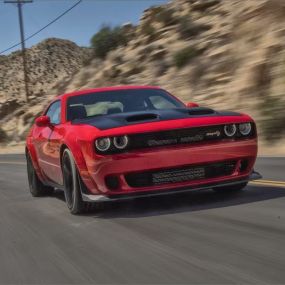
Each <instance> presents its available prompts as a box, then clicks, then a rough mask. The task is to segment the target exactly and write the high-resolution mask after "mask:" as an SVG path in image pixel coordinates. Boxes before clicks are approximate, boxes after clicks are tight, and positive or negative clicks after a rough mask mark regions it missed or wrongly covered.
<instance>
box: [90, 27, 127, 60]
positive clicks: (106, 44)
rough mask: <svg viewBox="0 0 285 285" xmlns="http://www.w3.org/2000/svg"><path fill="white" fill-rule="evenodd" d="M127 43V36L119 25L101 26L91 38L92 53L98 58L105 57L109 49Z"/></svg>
mask: <svg viewBox="0 0 285 285" xmlns="http://www.w3.org/2000/svg"><path fill="white" fill-rule="evenodd" d="M127 43H128V36H127V34H126V32H125V31H124V29H123V28H121V27H114V28H111V27H109V26H103V27H102V28H101V29H100V31H99V32H98V33H96V34H95V35H94V36H93V37H92V39H91V46H92V48H93V49H94V55H95V56H96V57H99V58H105V57H106V55H107V54H108V52H109V51H111V50H114V49H116V48H117V47H118V46H121V45H127Z"/></svg>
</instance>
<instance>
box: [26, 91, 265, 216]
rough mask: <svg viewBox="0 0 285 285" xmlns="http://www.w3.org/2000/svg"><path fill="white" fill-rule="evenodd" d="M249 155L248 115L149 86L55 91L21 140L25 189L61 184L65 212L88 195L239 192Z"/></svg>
mask: <svg viewBox="0 0 285 285" xmlns="http://www.w3.org/2000/svg"><path fill="white" fill-rule="evenodd" d="M256 156H257V132H256V126H255V123H254V121H253V119H252V118H251V117H250V116H248V115H246V114H240V113H236V112H230V111H216V110H213V109H210V108H205V107H200V106H198V105H197V104H195V103H188V104H186V105H185V104H184V103H183V102H181V101H180V100H179V99H177V98H176V97H174V96H173V95H171V94H170V93H168V92H167V91H165V90H163V89H161V88H159V87H152V86H120V87H107V88H96V89H91V90H84V91H76V92H73V93H69V94H64V95H61V96H58V97H56V98H55V99H54V100H53V101H52V102H51V103H50V105H49V106H48V107H47V108H46V110H45V111H44V112H43V114H42V115H41V116H40V117H38V118H36V120H35V123H34V125H33V126H32V128H31V130H30V132H29V134H28V136H27V139H26V158H27V173H28V181H29V188H30V192H31V194H32V195H33V196H35V197H38V196H43V195H47V194H51V192H52V191H53V190H54V189H55V188H57V189H62V190H64V194H65V200H66V204H67V207H68V209H69V210H70V212H71V213H72V214H80V213H82V212H84V211H85V210H86V209H87V208H88V205H90V203H92V202H100V201H114V200H123V199H131V198H136V197H144V196H157V195H166V194H173V193H180V192H185V191H189V190H192V189H209V188H210V189H213V190H215V191H223V192H236V191H240V190H242V189H243V188H244V187H245V186H246V185H247V183H248V181H250V180H253V179H258V178H260V177H261V176H260V175H259V174H258V173H257V172H255V171H254V169H253V167H254V163H255V160H256Z"/></svg>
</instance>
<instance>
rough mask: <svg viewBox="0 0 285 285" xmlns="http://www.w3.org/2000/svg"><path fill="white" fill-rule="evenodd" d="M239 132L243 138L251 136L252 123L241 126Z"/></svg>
mask: <svg viewBox="0 0 285 285" xmlns="http://www.w3.org/2000/svg"><path fill="white" fill-rule="evenodd" d="M239 131H240V133H241V134H242V135H243V136H247V135H249V134H250V132H251V123H244V124H240V125H239Z"/></svg>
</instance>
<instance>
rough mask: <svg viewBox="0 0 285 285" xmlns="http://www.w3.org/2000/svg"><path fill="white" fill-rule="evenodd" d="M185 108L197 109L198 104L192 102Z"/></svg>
mask: <svg viewBox="0 0 285 285" xmlns="http://www.w3.org/2000/svg"><path fill="white" fill-rule="evenodd" d="M186 106H187V108H195V107H199V104H197V103H194V102H188V103H187V104H186Z"/></svg>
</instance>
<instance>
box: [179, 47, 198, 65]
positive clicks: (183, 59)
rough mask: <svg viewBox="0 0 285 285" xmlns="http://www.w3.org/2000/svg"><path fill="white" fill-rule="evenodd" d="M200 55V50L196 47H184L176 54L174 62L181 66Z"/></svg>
mask: <svg viewBox="0 0 285 285" xmlns="http://www.w3.org/2000/svg"><path fill="white" fill-rule="evenodd" d="M198 55H199V52H198V51H197V50H196V49H195V48H194V47H187V48H183V49H181V50H179V51H178V52H177V53H176V54H175V55H174V63H175V65H176V67H178V68H181V67H183V66H184V65H186V64H187V63H189V62H190V61H191V60H192V59H193V58H195V57H196V56H198Z"/></svg>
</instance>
